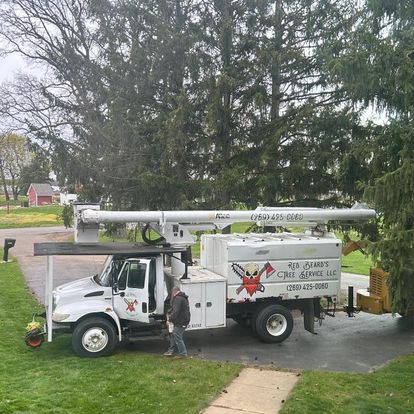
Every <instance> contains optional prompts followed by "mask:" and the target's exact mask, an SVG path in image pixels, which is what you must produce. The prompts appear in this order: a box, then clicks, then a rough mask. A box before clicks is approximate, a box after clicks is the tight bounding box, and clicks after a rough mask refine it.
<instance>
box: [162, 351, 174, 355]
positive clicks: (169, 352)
mask: <svg viewBox="0 0 414 414" xmlns="http://www.w3.org/2000/svg"><path fill="white" fill-rule="evenodd" d="M164 356H174V352H171V351H167V352H164Z"/></svg>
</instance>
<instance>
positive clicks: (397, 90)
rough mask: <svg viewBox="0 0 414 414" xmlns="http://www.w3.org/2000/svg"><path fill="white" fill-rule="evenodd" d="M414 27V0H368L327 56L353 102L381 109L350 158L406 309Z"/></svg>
mask: <svg viewBox="0 0 414 414" xmlns="http://www.w3.org/2000/svg"><path fill="white" fill-rule="evenodd" d="M413 27H414V3H413V2H412V1H409V0H396V1H388V0H368V1H367V2H366V3H365V5H364V8H363V13H361V18H360V20H359V21H358V24H357V25H356V26H355V30H354V31H353V35H352V36H353V40H352V42H350V43H349V46H348V48H347V49H348V50H347V52H346V53H343V54H342V55H341V56H335V57H334V59H332V60H331V62H330V65H331V66H330V68H331V71H332V72H331V73H332V75H333V77H334V78H335V80H336V81H337V82H341V83H342V84H343V85H344V87H345V88H346V89H347V91H348V93H349V94H350V96H352V98H353V99H354V101H355V102H357V103H358V104H359V105H360V106H361V107H367V106H369V105H373V106H374V107H376V108H377V109H379V110H382V111H383V113H382V117H383V125H380V126H377V127H373V128H372V130H371V142H369V143H368V144H367V145H366V146H365V148H362V147H359V148H358V147H355V148H354V150H353V151H352V152H353V153H354V154H355V153H358V154H359V155H355V157H354V158H352V156H350V155H348V159H347V161H346V162H348V163H351V164H352V163H355V164H359V163H360V164H359V167H358V169H359V170H360V171H359V173H360V174H359V178H360V179H362V181H365V182H366V183H367V184H368V186H367V187H366V197H367V200H368V201H370V202H372V203H373V204H374V206H375V208H376V210H377V212H378V213H379V214H380V219H379V225H380V226H381V233H382V239H381V240H380V241H378V242H377V243H375V245H374V254H375V256H376V257H377V258H378V259H380V260H381V261H382V263H383V266H384V268H385V269H386V270H387V271H389V273H390V277H389V286H390V289H391V294H392V302H393V310H394V311H395V312H403V313H405V312H406V311H407V310H408V309H410V308H411V309H413V308H414V124H413V111H414V52H413V51H414V32H413V30H412V28H413ZM350 157H351V158H350ZM344 163H345V162H344ZM361 164H362V165H361ZM344 168H346V169H348V170H349V168H347V167H346V166H344ZM367 168H368V172H367Z"/></svg>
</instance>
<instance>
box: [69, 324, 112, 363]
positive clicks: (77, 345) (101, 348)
mask: <svg viewBox="0 0 414 414" xmlns="http://www.w3.org/2000/svg"><path fill="white" fill-rule="evenodd" d="M72 347H73V350H74V351H75V353H76V354H77V355H79V356H81V357H90V358H97V357H101V356H106V355H110V354H111V353H112V352H113V351H114V349H115V347H116V331H115V327H114V325H113V324H112V323H111V322H109V321H108V320H106V319H104V318H98V317H95V318H88V319H84V320H82V321H80V322H79V323H78V324H77V325H76V327H75V329H74V331H73V334H72Z"/></svg>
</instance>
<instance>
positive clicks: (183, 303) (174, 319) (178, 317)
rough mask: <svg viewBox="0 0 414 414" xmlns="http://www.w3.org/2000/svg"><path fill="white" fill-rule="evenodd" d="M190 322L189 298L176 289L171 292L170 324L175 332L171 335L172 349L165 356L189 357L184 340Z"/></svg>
mask: <svg viewBox="0 0 414 414" xmlns="http://www.w3.org/2000/svg"><path fill="white" fill-rule="evenodd" d="M189 322H190V306H189V304H188V296H187V295H186V294H185V293H184V292H181V290H180V288H178V287H174V288H173V290H172V292H171V315H170V317H169V322H168V323H169V324H173V330H172V332H171V330H170V332H171V334H170V347H169V348H168V350H167V352H165V353H164V355H165V356H172V355H174V352H178V355H179V356H181V357H186V356H187V348H186V347H185V343H184V340H183V335H184V331H185V328H187V325H188V323H189Z"/></svg>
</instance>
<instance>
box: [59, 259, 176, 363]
mask: <svg viewBox="0 0 414 414" xmlns="http://www.w3.org/2000/svg"><path fill="white" fill-rule="evenodd" d="M162 261H163V259H162V257H161V255H158V256H155V257H148V258H143V257H133V256H132V257H131V256H123V255H110V256H108V258H107V259H106V261H105V263H104V266H103V268H102V271H101V272H100V273H99V274H96V275H95V276H92V277H88V278H84V279H80V280H77V281H74V282H70V283H67V284H64V285H62V286H58V287H57V288H56V289H55V290H54V292H53V314H52V319H53V322H54V323H55V324H58V325H60V326H63V327H65V328H67V329H69V330H70V331H71V332H72V333H73V341H72V342H73V347H74V350H75V352H76V353H78V354H79V355H81V356H102V355H106V354H109V353H110V352H112V350H113V348H114V347H115V345H116V342H117V340H118V341H121V340H122V339H123V338H125V337H132V336H134V335H138V334H147V335H148V334H149V333H156V334H158V335H159V333H160V331H161V329H162V328H163V323H164V321H165V314H164V300H165V298H166V296H167V294H168V293H167V288H166V284H165V281H164V278H163V277H158V278H157V265H158V271H161V272H163V270H162V269H163V268H162V265H163V263H162ZM157 281H158V283H157Z"/></svg>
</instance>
